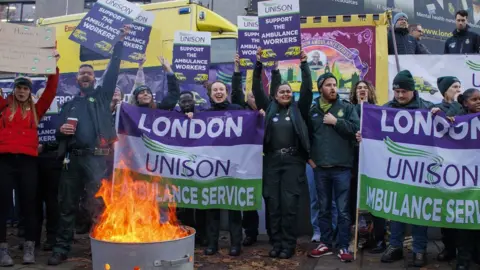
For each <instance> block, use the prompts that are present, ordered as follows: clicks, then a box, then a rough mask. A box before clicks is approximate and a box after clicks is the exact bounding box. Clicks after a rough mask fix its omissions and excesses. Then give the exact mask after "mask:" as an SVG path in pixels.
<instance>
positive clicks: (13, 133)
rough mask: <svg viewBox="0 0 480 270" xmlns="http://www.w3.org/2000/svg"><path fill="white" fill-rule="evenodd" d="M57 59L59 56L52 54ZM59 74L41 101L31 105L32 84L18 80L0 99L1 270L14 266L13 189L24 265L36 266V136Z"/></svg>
mask: <svg viewBox="0 0 480 270" xmlns="http://www.w3.org/2000/svg"><path fill="white" fill-rule="evenodd" d="M53 55H54V56H55V58H56V59H57V63H58V59H59V58H60V55H59V54H58V52H57V51H56V50H55V51H54V53H53ZM58 79H59V70H58V67H57V69H56V73H55V74H53V75H50V76H49V77H48V81H47V86H46V88H45V92H44V93H43V95H42V97H41V98H40V99H39V100H38V101H37V103H35V102H34V100H33V98H32V88H33V84H32V81H31V80H30V79H29V78H27V77H18V78H16V79H15V81H14V89H13V91H12V94H11V95H9V96H8V97H7V98H6V99H5V98H3V96H0V171H1V172H2V180H1V181H0V198H1V201H0V266H13V265H14V262H13V260H12V258H11V257H10V255H9V251H8V244H7V239H6V238H7V228H6V224H7V218H8V215H9V212H10V206H11V204H12V189H13V187H14V186H15V187H16V190H15V191H16V195H17V196H18V198H19V202H20V205H21V209H22V215H23V216H24V218H25V243H24V244H23V254H24V255H23V263H24V264H34V263H35V241H36V240H37V225H38V220H37V212H36V211H37V200H36V199H37V186H38V167H37V162H38V133H37V127H38V123H39V122H40V119H42V117H43V116H44V115H45V113H46V112H47V110H48V108H49V107H50V104H51V103H52V101H53V99H54V98H55V95H56V93H57V86H58Z"/></svg>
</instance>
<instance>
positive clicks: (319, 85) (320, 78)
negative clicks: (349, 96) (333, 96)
mask: <svg viewBox="0 0 480 270" xmlns="http://www.w3.org/2000/svg"><path fill="white" fill-rule="evenodd" d="M328 78H334V79H335V82H337V78H336V77H335V75H333V74H332V73H330V72H328V73H324V74H322V75H320V76H318V79H317V89H318V91H319V92H320V91H321V90H322V86H323V83H324V82H325V80H326V79H328Z"/></svg>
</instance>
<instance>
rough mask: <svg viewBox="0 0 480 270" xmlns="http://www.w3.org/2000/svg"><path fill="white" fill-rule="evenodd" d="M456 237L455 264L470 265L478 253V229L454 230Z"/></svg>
mask: <svg viewBox="0 0 480 270" xmlns="http://www.w3.org/2000/svg"><path fill="white" fill-rule="evenodd" d="M455 236H456V238H457V242H456V243H457V248H458V254H457V265H463V266H467V267H468V266H470V265H472V262H473V261H475V260H477V258H478V257H479V255H480V241H478V239H479V238H480V231H477V230H455Z"/></svg>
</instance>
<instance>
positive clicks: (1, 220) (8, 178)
mask: <svg viewBox="0 0 480 270" xmlns="http://www.w3.org/2000/svg"><path fill="white" fill-rule="evenodd" d="M37 169H38V167H37V157H33V156H28V155H22V154H0V172H1V174H2V177H1V180H0V243H2V242H6V238H7V227H6V225H7V224H6V222H7V218H8V214H9V211H10V208H11V207H12V203H13V198H12V190H13V187H14V186H15V187H16V188H17V190H16V195H15V196H19V203H20V208H21V209H22V213H21V214H22V216H23V217H24V219H25V240H26V241H35V240H36V238H37V225H38V219H37V186H38V170H37ZM15 184H16V185H15Z"/></svg>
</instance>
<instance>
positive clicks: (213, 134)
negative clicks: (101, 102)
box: [114, 104, 264, 210]
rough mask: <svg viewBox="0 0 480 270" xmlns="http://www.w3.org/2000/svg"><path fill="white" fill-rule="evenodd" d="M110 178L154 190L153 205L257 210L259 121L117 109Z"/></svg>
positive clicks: (254, 116) (232, 115) (255, 116)
mask: <svg viewBox="0 0 480 270" xmlns="http://www.w3.org/2000/svg"><path fill="white" fill-rule="evenodd" d="M117 117H118V118H117V130H118V139H119V140H118V142H117V144H118V145H117V146H116V147H115V174H114V175H115V176H114V181H117V180H116V179H118V178H117V177H118V176H119V175H122V176H123V177H125V174H127V175H132V177H134V180H145V181H150V182H154V183H157V184H158V191H159V192H158V194H159V195H158V201H159V202H175V203H176V204H177V206H178V207H187V208H199V209H211V208H212V209H231V210H256V209H260V208H261V206H262V150H263V121H264V120H263V117H262V116H261V115H260V114H259V113H257V112H252V111H223V112H203V113H197V114H195V115H194V118H193V119H189V118H188V117H186V116H185V115H184V114H181V113H177V112H170V111H162V110H152V109H146V108H139V107H136V106H132V105H128V104H122V105H121V106H120V109H119V112H118V113H117Z"/></svg>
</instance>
